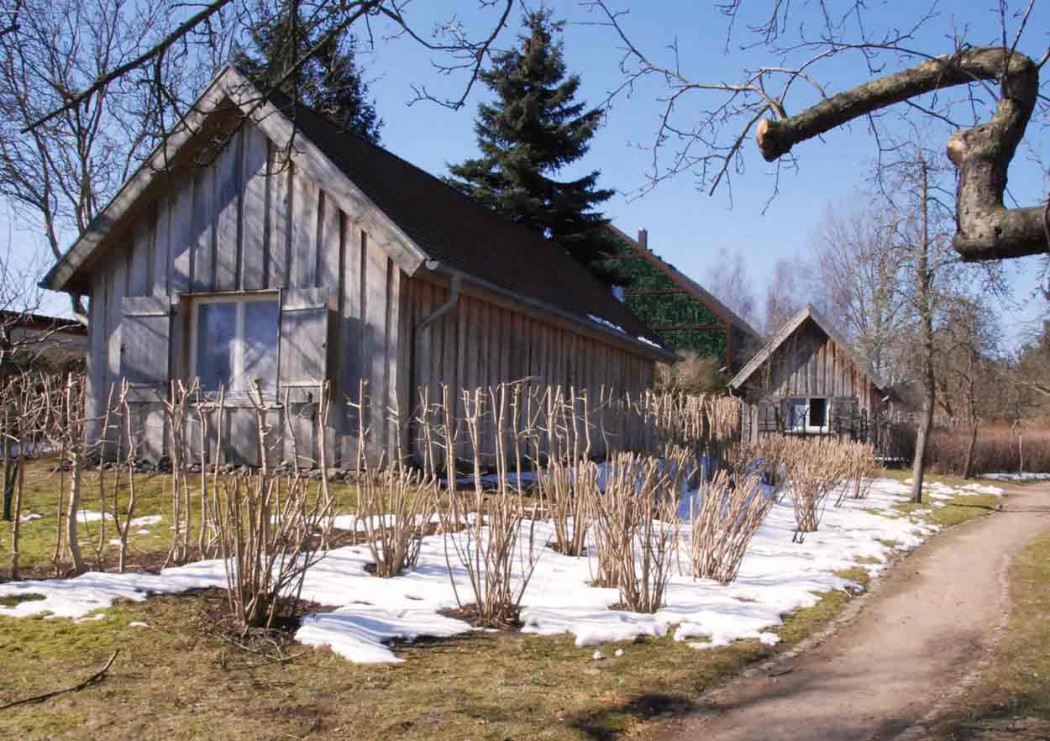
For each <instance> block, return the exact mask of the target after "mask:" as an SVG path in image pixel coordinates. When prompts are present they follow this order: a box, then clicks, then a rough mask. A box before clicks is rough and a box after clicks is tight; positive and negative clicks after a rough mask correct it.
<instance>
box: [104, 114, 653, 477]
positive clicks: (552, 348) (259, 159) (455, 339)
mask: <svg viewBox="0 0 1050 741" xmlns="http://www.w3.org/2000/svg"><path fill="white" fill-rule="evenodd" d="M334 203H335V201H334V200H333V199H332V198H329V197H328V195H327V194H326V193H325V190H324V188H323V187H320V186H319V185H318V184H317V183H315V182H313V181H312V180H310V179H309V178H307V177H306V176H305V175H304V174H303V173H302V172H301V171H300V170H298V169H297V168H296V167H295V165H294V164H293V163H291V162H289V160H288V157H287V156H286V153H285V151H284V150H282V149H280V148H278V147H276V146H274V145H273V144H272V143H271V142H270V141H269V139H268V138H267V137H266V136H265V135H264V134H262V132H261V131H259V130H258V129H257V128H255V127H254V126H252V125H250V124H248V125H246V126H245V127H243V128H241V129H239V130H237V131H235V132H234V133H233V134H232V136H231V138H230V139H229V141H228V143H227V144H226V146H225V147H223V148H222V149H221V150H220V151H219V153H218V155H217V156H215V157H214V159H213V160H212V161H210V162H208V163H207V164H203V165H201V164H196V165H194V166H193V167H187V168H186V169H184V170H182V171H181V172H179V171H176V172H174V173H172V174H171V175H170V176H169V177H168V181H167V183H166V184H165V186H164V188H163V189H162V190H160V191H159V193H158V194H157V195H156V196H155V197H153V200H152V201H150V202H148V203H142V204H140V205H139V206H138V207H137V210H136V213H137V214H138V215H137V217H136V218H135V219H134V220H133V223H132V224H131V226H130V227H128V228H126V229H124V230H123V231H122V232H120V233H116V234H114V235H113V237H112V238H113V240H114V241H113V245H112V248H111V249H109V250H108V251H107V252H106V253H105V257H104V258H103V259H102V260H101V261H100V263H99V264H98V265H96V266H95V267H94V269H93V273H92V279H91V292H90V308H89V311H90V320H91V351H90V355H89V358H88V370H89V409H90V411H91V414H92V415H93V416H94V417H95V418H99V417H101V416H102V414H103V411H104V408H105V404H106V401H107V398H108V397H109V393H110V389H111V388H114V387H115V386H116V385H118V384H119V382H120V379H121V375H122V372H123V371H122V367H126V366H129V363H130V358H128V359H124V355H125V353H126V352H127V347H126V346H127V343H128V341H129V340H132V341H133V340H134V333H129V334H128V337H123V336H122V321H124V316H123V313H122V312H124V311H125V310H126V309H128V307H131V310H132V312H133V314H134V312H135V307H137V306H139V303H136V301H135V299H136V298H138V297H149V296H152V297H155V298H157V299H162V301H161V303H162V304H163V299H165V298H166V299H167V300H168V302H170V305H171V306H172V319H171V322H170V324H169V325H168V332H169V337H168V344H169V346H170V355H169V357H170V369H171V374H172V377H174V378H183V379H185V378H187V377H188V375H189V373H190V369H189V367H188V359H189V351H190V348H189V335H190V332H189V329H190V328H189V313H190V312H189V303H188V302H187V301H186V300H185V297H186V294H195V293H205V294H208V293H216V292H236V291H256V290H276V289H280V290H281V293H282V297H283V298H282V302H283V303H284V304H285V309H282V321H281V332H282V350H281V362H280V363H279V367H280V370H279V379H278V383H279V386H280V387H281V390H280V392H279V399H280V400H282V401H283V400H284V398H285V397H284V392H285V391H291V392H292V393H293V398H292V399H291V401H292V403H291V404H289V407H288V410H287V413H288V414H289V415H290V416H289V417H288V419H280V420H274V424H275V425H276V429H277V432H278V434H280V433H283V432H285V431H286V430H288V429H291V430H294V431H295V435H296V439H297V442H298V450H297V452H298V454H299V456H300V457H301V458H303V459H307V460H317V459H318V457H319V455H318V454H319V452H320V451H319V450H318V449H317V437H316V421H315V419H314V417H313V414H314V409H315V407H314V406H313V405H312V404H311V403H310V399H309V397H308V395H305V394H304V393H303V392H304V389H305V386H304V385H303V384H304V379H305V378H314V377H315V376H316V375H317V373H316V365H314V363H317V362H320V363H321V364H322V365H323V367H324V374H325V375H326V376H327V378H328V379H329V380H330V382H331V387H332V408H331V416H330V418H329V422H330V425H329V430H328V441H329V446H328V448H327V449H326V450H325V457H326V462H327V463H328V465H336V466H340V465H352V464H353V463H354V462H355V461H356V455H357V437H358V429H359V427H358V419H357V414H356V410H355V408H354V407H353V406H352V405H350V404H348V403H347V402H348V400H350V399H352V400H354V401H357V400H358V398H359V394H360V389H361V388H362V387H363V388H364V389H365V392H366V394H367V396H368V398H369V402H370V403H369V408H370V409H371V410H372V412H371V414H370V415H368V416H367V417H366V418H365V419H364V420H363V421H364V424H365V427H366V429H367V430H368V435H369V438H368V439H369V443H370V445H369V449H370V454H371V455H373V456H378V455H379V454H380V453H381V452H385V453H386V454H387V455H389V454H391V453H393V452H394V451H395V450H396V449H397V446H398V444H399V443H402V444H403V443H405V442H407V440H408V436H409V434H410V431H409V430H408V429H402V430H400V433H401V438H400V440H399V439H398V432H399V431H398V429H397V428H396V426H395V425H392V424H391V423H390V418H389V415H388V414H387V413H386V412H385V411H381V410H385V409H394V408H396V409H399V410H400V411H401V413H402V417H403V418H406V419H407V418H408V417H409V416H410V415H411V412H412V411H413V410H414V409H415V405H416V403H417V399H418V396H417V393H416V386H417V384H424V385H426V386H428V387H429V388H430V389H431V394H432V398H435V399H436V398H438V396H439V395H440V385H441V384H442V383H444V384H447V385H448V386H449V387H450V388H454V389H458V388H473V387H477V386H494V385H496V384H498V383H500V382H502V381H510V380H518V379H522V378H530V379H532V380H534V381H535V382H536V383H543V384H545V383H550V384H560V385H562V386H565V387H568V386H573V387H576V388H580V389H583V388H586V389H589V390H590V391H591V392H592V394H597V393H598V392H599V391H600V390H601V389H603V388H604V389H606V390H612V389H615V390H616V391H620V392H631V393H639V392H641V391H642V390H644V389H645V388H646V387H648V386H649V384H650V382H651V380H652V361H650V360H648V359H646V358H644V357H641V356H639V355H638V354H637V352H636V351H632V350H630V349H629V348H627V347H620V346H617V345H616V344H615V343H614V342H612V343H611V342H603V341H602V340H601V339H600V338H598V337H595V336H592V335H591V334H589V333H587V332H586V330H583V331H581V330H580V329H579V328H578V327H576V328H574V325H572V324H570V323H567V322H565V321H563V320H553V319H552V318H551V317H549V316H546V315H542V314H539V313H537V311H535V310H533V309H524V308H522V307H520V306H519V307H517V308H515V306H516V304H514V303H513V302H511V301H509V300H508V299H506V297H497V298H498V300H497V299H496V298H493V299H492V300H487V299H484V298H482V297H480V296H479V295H466V294H464V295H463V297H462V299H461V302H460V304H459V306H458V308H457V309H456V310H454V311H452V312H449V313H448V314H446V315H445V316H444V317H443V318H442V319H441V320H440V321H438V322H436V323H435V324H433V325H432V326H431V327H430V328H429V330H428V331H426V332H424V333H422V334H421V335H419V336H417V335H416V332H415V329H416V326H417V325H418V323H419V322H420V321H421V319H422V318H423V317H424V316H426V315H427V314H428V313H430V312H431V311H432V310H433V309H434V308H436V307H437V306H439V305H440V304H441V303H443V302H444V301H445V299H446V297H447V291H448V289H447V288H446V287H443V286H442V285H438V284H436V283H433V282H430V281H429V280H423V279H421V278H413V279H411V280H410V279H408V278H407V277H406V276H405V274H404V273H403V272H402V271H401V270H400V268H398V266H397V265H396V264H395V263H394V262H393V261H392V260H391V258H390V255H389V253H388V251H387V250H385V249H384V248H383V245H382V244H381V243H380V242H379V241H378V239H377V238H376V236H375V235H374V234H372V233H370V232H369V231H368V230H367V229H365V228H364V227H363V226H362V223H361V221H366V222H367V220H368V215H367V214H364V215H360V214H359V215H357V219H355V218H354V217H353V216H351V215H350V214H348V213H345V212H343V211H341V210H340V209H338V208H336V207H334V205H333V204H334ZM128 299H131V301H130V302H129V301H128ZM289 302H291V303H289ZM292 304H294V306H293V305H292ZM323 306H327V320H325V319H324V313H325V309H323V308H321V307H323ZM519 309H520V310H519ZM286 310H287V311H286ZM293 311H298V312H300V313H301V314H302V316H301V317H299V318H296V317H294V316H292V315H291V314H292V312H293ZM318 312H321V314H320V315H318ZM139 313H141V312H139ZM307 314H309V320H308V321H307V318H306V317H307ZM299 319H302V321H300V320H299ZM151 322H153V324H151V326H155V325H158V324H159V323H158V322H156V321H155V320H151ZM286 341H287V342H288V343H289V345H288V348H292V347H293V345H294V351H295V353H297V355H296V357H295V362H291V360H292V355H290V354H289V353H286V352H285V349H286V346H285V344H284V343H285V342H286ZM311 348H314V349H316V350H317V351H318V352H319V353H320V355H318V356H309V357H307V356H302V353H304V352H309V351H310V349H311ZM148 355H149V354H148V353H147V357H148ZM135 362H136V363H141V362H142V361H141V360H136V361H135ZM168 363H169V361H168V359H165V362H164V363H160V362H159V358H158V363H157V373H158V374H160V373H161V372H162V370H161V369H162V368H163V367H165V366H168ZM141 370H142V369H141V368H139V369H137V372H138V377H139V378H140V380H141V377H142V376H143V374H142V372H141ZM163 372H164V373H166V372H167V371H166V370H165V371H163ZM145 375H146V376H148V373H146V374H145ZM149 385H150V384H144V386H149ZM165 389H166V385H165V383H164V382H163V379H161V380H160V381H159V382H157V383H154V384H152V388H150V389H142V390H141V392H142V393H140V394H138V395H137V396H136V398H137V399H139V401H138V402H137V405H138V406H137V412H136V413H137V414H138V416H139V418H140V422H139V424H140V427H141V428H142V431H143V435H142V450H141V453H142V454H143V455H145V456H148V457H158V456H161V455H163V454H165V452H166V447H167V432H166V430H165V429H164V414H163V404H162V401H161V398H162V395H163V394H164V392H165ZM146 391H149V393H146ZM207 426H208V430H207V434H206V435H204V434H202V431H201V430H200V429H199V428H198V423H197V422H196V421H193V422H192V423H190V424H189V429H188V433H187V434H188V437H189V438H190V439H191V440H192V441H193V444H194V445H195V446H196V449H197V450H196V452H197V454H200V452H201V451H200V448H201V446H202V443H201V440H202V439H204V440H205V442H204V443H203V444H204V445H207V446H208V448H209V450H210V451H214V450H215V447H216V446H218V445H220V442H221V449H222V450H223V451H224V455H225V456H226V458H227V459H229V460H232V461H235V462H238V461H243V462H255V461H256V460H257V459H258V451H257V450H256V449H255V448H256V441H255V433H254V411H253V410H252V409H251V408H250V407H249V406H248V405H247V404H246V403H245V402H242V406H241V407H240V408H234V409H230V410H227V412H226V413H225V415H224V417H223V419H221V420H220V419H218V418H217V417H216V418H214V419H211V420H210V421H208V425H207ZM90 429H92V433H91V434H92V435H93V436H98V434H99V432H98V424H97V422H96V423H95V424H94V425H93V427H92V428H90ZM304 441H305V444H304ZM113 442H115V438H114V440H113ZM278 447H280V451H279V454H280V455H282V456H283V457H284V458H286V459H287V458H288V457H290V455H291V447H290V443H289V441H288V440H287V439H285V440H284V443H283V444H282V445H280V446H278ZM211 454H212V453H209V455H211Z"/></svg>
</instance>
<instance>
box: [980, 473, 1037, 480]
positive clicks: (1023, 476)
mask: <svg viewBox="0 0 1050 741" xmlns="http://www.w3.org/2000/svg"><path fill="white" fill-rule="evenodd" d="M981 478H982V479H991V480H992V481H1050V473H982V474H981Z"/></svg>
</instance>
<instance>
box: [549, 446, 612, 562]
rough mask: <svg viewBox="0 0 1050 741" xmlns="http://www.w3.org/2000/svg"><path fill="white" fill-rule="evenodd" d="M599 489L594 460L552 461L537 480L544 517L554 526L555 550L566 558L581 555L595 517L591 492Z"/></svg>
mask: <svg viewBox="0 0 1050 741" xmlns="http://www.w3.org/2000/svg"><path fill="white" fill-rule="evenodd" d="M597 488H598V466H597V465H595V464H594V463H592V462H591V461H586V460H583V461H576V462H574V463H565V462H563V461H560V460H553V459H552V460H551V461H549V462H548V465H547V467H546V468H545V469H543V470H542V471H540V472H539V474H538V475H537V477H536V490H537V493H538V494H539V497H540V501H541V502H542V503H543V505H544V508H545V514H546V515H547V516H548V517H550V519H551V521H552V522H553V524H554V549H555V550H556V551H558V552H559V553H561V554H562V555H565V556H582V555H583V554H584V552H585V550H586V548H587V533H588V531H589V529H590V520H591V514H592V508H591V502H590V496H589V495H588V492H590V491H593V490H596V489H597Z"/></svg>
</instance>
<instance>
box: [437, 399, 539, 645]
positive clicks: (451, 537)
mask: <svg viewBox="0 0 1050 741" xmlns="http://www.w3.org/2000/svg"><path fill="white" fill-rule="evenodd" d="M516 388H520V387H511V386H508V385H501V386H499V387H496V388H492V389H488V390H486V389H482V388H477V389H474V390H473V391H464V392H463V397H462V398H463V409H464V415H463V421H464V426H465V429H466V434H467V440H468V443H469V449H470V451H471V458H472V465H473V477H472V478H473V481H474V486H473V491H472V492H471V493H469V494H467V495H466V496H461V495H460V494H459V493H458V492H456V491H455V490H454V484H451V485H450V486H451V487H452V488H451V489H450V491H449V505H448V506H446V507H439V509H438V512H439V516H440V519H441V529H442V532H443V533H444V535H445V541H444V542H445V556H446V560H447V562H448V567H449V578H450V579H451V580H452V587H453V589H454V590H455V593H456V600H457V602H458V603H459V605H460V607H461V608H463V609H464V610H467V611H469V612H471V613H472V616H473V617H474V618H475V620H476V621H477V622H478V623H480V624H482V625H490V626H499V625H507V624H510V623H513V622H514V621H515V620H517V614H518V610H519V607H520V605H521V598H522V596H523V595H524V593H525V589H526V587H527V586H528V583H529V580H530V579H531V578H532V572H533V570H534V568H535V565H536V561H537V560H538V559H539V556H540V554H541V553H542V551H543V547H544V545H545V543H538V542H537V539H536V522H537V507H536V505H533V506H532V507H531V512H529V511H527V510H528V509H530V508H527V507H526V504H525V501H524V494H523V492H522V489H521V487H513V486H511V485H510V483H509V476H508V474H509V473H510V471H511V470H514V471H515V472H517V471H520V470H521V461H520V459H519V460H513V459H510V458H508V455H507V446H506V444H505V442H506V440H507V439H508V433H510V432H512V419H513V418H514V414H513V411H512V410H515V409H517V408H518V406H517V404H516V403H515V402H514V395H515V394H516V393H519V392H518V391H517V390H516ZM486 429H487V430H490V431H492V433H493V435H494V439H495V450H494V451H493V453H494V456H495V462H496V474H497V476H496V486H495V489H494V490H490V491H486V490H485V488H484V487H483V484H482V475H483V469H482V458H483V455H484V449H485V445H486V442H487V440H486V439H485V437H484V436H483V435H484V430H486ZM515 450H517V449H516V448H515ZM514 455H515V456H517V455H520V453H515V454H514ZM453 560H455V562H456V564H457V565H459V566H461V567H462V570H463V572H464V573H465V574H466V575H467V580H468V582H469V586H470V594H469V595H464V594H461V593H460V589H459V587H458V585H457V584H456V579H455V576H456V569H454V568H453V563H452V562H453ZM515 572H517V574H516V573H515Z"/></svg>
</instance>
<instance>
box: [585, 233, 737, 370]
mask: <svg viewBox="0 0 1050 741" xmlns="http://www.w3.org/2000/svg"><path fill="white" fill-rule="evenodd" d="M618 257H619V259H610V260H607V261H606V262H605V263H604V266H605V268H606V269H608V270H609V271H610V272H611V273H612V274H614V275H615V276H617V278H618V279H619V281H618V282H619V284H620V285H622V286H623V287H624V289H625V293H626V295H625V296H624V304H625V305H626V306H627V308H628V309H630V310H631V311H632V312H634V313H635V314H637V315H638V316H639V317H641V318H642V320H643V321H645V323H646V324H648V325H649V326H650V327H654V328H655V327H683V326H688V325H704V324H716V323H718V318H717V317H716V316H715V315H714V314H713V313H711V311H710V310H709V309H708V308H707V307H706V306H704V305H703V304H702V303H700V302H699V301H698V300H696V299H695V298H694V297H693V296H691V295H689V294H685V293H666V294H644V293H643V294H641V295H639V294H636V293H632V292H634V291H672V290H675V289H679V288H681V286H679V285H678V284H677V283H675V281H674V280H672V279H671V278H670V277H669V276H668V275H667V274H666V273H664V272H663V271H662V270H660V269H659V268H658V267H656V266H655V265H653V264H652V263H650V262H649V261H648V260H646V259H645V258H644V257H642V256H641V255H638V254H637V253H636V252H635V251H634V250H633V249H632V248H631V247H630V246H629V245H627V244H623V245H622V248H621V250H620V252H619V256H618ZM656 331H657V333H658V334H659V335H660V337H661V338H662V339H663V340H664V342H666V343H667V344H668V345H669V346H670V347H672V348H673V349H674V350H676V351H678V352H687V351H691V352H695V353H696V354H697V355H699V356H701V357H711V358H716V359H718V360H719V361H722V360H724V359H725V353H726V338H725V332H724V331H723V330H722V329H710V330H699V329H657V330H656Z"/></svg>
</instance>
